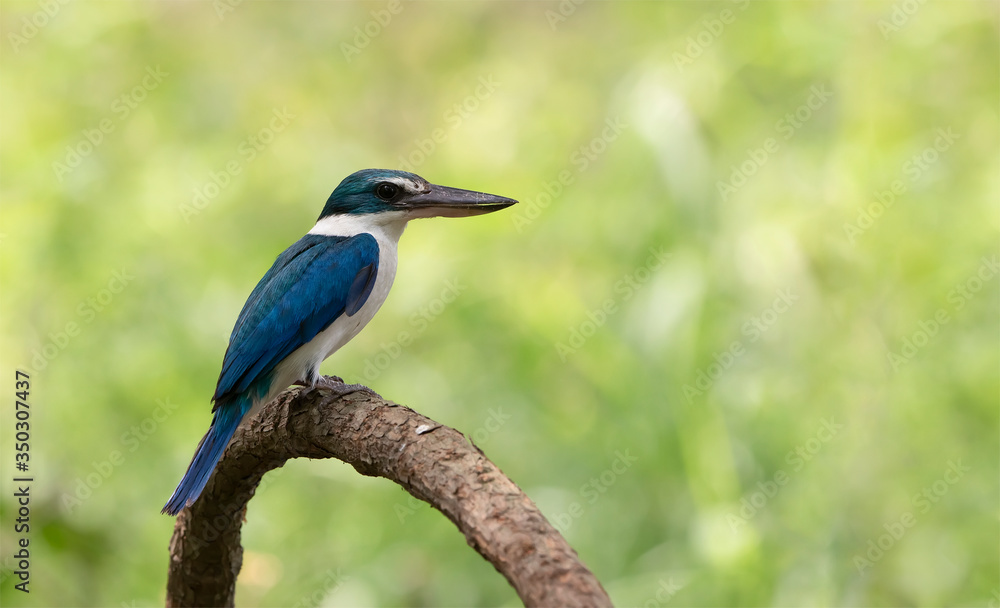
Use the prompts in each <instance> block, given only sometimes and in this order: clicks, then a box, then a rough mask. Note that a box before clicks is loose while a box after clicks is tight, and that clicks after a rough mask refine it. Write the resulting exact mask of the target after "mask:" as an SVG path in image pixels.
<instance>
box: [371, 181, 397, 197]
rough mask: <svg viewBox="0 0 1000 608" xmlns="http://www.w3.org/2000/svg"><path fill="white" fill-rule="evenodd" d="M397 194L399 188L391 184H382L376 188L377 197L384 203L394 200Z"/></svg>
mask: <svg viewBox="0 0 1000 608" xmlns="http://www.w3.org/2000/svg"><path fill="white" fill-rule="evenodd" d="M397 192H399V186H397V185H396V184H390V183H389V182H382V183H381V184H379V185H378V186H377V187H376V188H375V196H377V197H379V198H380V199H382V200H384V201H388V200H392V197H394V196H396V193H397Z"/></svg>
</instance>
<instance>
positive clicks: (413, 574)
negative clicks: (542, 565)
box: [0, 0, 1000, 608]
mask: <svg viewBox="0 0 1000 608" xmlns="http://www.w3.org/2000/svg"><path fill="white" fill-rule="evenodd" d="M0 10H2V28H0V30H2V34H3V40H2V41H0V43H2V49H0V57H2V64H0V65H2V72H0V103H2V106H0V108H2V112H0V133H2V140H0V142H2V143H0V171H2V175H0V187H2V202H3V206H2V212H0V222H2V223H0V232H2V240H0V253H2V255H0V278H2V296H0V297H2V299H0V303H2V312H3V315H2V317H3V318H2V327H3V334H4V343H3V352H2V361H0V377H2V382H0V387H3V395H4V397H3V399H2V403H3V407H2V411H0V413H2V422H3V424H2V429H3V430H2V433H3V436H2V438H0V440H2V450H0V459H2V460H0V471H2V478H3V487H4V490H3V493H2V494H3V495H2V498H0V509H2V511H0V513H2V516H3V525H2V529H0V539H2V541H3V548H2V556H0V563H2V566H3V570H2V571H0V578H2V583H0V601H2V603H3V604H4V605H7V606H13V605H26V606H147V605H148V606H152V605H162V603H163V599H164V586H165V579H166V570H167V542H168V539H169V538H170V534H171V529H172V525H173V520H172V519H171V518H168V517H165V516H162V515H160V514H159V510H160V507H161V506H162V505H163V503H164V501H165V499H166V498H167V497H168V496H169V495H170V492H171V491H172V489H173V488H174V485H175V484H176V482H177V481H178V479H179V478H180V476H181V474H182V473H183V471H184V469H185V467H186V466H187V464H188V461H189V459H190V457H191V455H192V453H193V451H194V448H195V446H196V445H197V442H198V440H199V439H200V437H201V435H202V433H203V432H204V431H205V430H206V429H207V427H208V423H209V421H210V403H209V397H210V396H211V394H212V391H213V389H214V386H215V380H216V378H217V374H218V371H219V366H220V362H221V359H222V355H223V353H224V350H225V347H226V343H227V339H228V336H229V332H230V330H231V329H232V325H233V322H234V320H235V318H236V315H237V314H238V312H239V310H240V307H241V306H242V304H243V301H244V299H245V297H246V296H247V294H249V292H250V290H251V289H252V288H253V286H254V284H255V283H256V281H257V279H258V278H259V277H260V276H261V275H262V274H263V272H264V271H265V270H266V269H267V268H268V266H269V265H270V263H271V262H272V261H273V259H274V258H275V256H276V255H277V254H278V253H279V252H280V251H281V250H282V249H284V248H285V247H287V246H288V245H289V244H291V243H293V242H294V241H295V240H296V239H298V238H299V237H300V236H301V235H302V234H303V233H305V232H306V231H307V230H308V229H309V228H310V227H311V225H312V223H313V221H314V219H315V217H316V216H317V214H318V213H319V211H320V209H321V207H322V204H323V202H324V201H325V199H326V197H327V196H328V195H329V193H330V192H331V191H332V189H333V188H334V187H335V186H336V185H337V184H338V183H339V181H340V180H341V179H342V178H343V177H344V176H346V175H348V174H349V173H351V172H353V171H355V170H357V169H361V168H366V167H387V168H405V169H409V170H412V171H415V172H417V173H419V174H420V175H422V176H424V177H426V178H427V179H429V180H431V181H433V182H436V183H441V184H447V185H452V186H458V187H464V188H472V189H477V190H484V191H487V192H494V193H497V194H502V195H506V196H510V197H514V198H518V199H519V200H520V201H521V204H520V205H518V206H516V207H513V208H511V209H508V210H506V211H504V212H502V213H497V214H493V215H488V216H483V217H479V218H474V219H467V220H434V221H420V222H415V223H414V224H413V225H411V226H410V228H409V230H408V231H407V233H406V234H405V235H404V237H403V239H402V242H401V251H400V269H399V275H398V277H397V279H396V285H395V288H394V290H393V292H392V294H391V295H390V297H389V299H388V301H387V302H386V304H385V306H384V307H383V309H382V312H381V313H380V314H379V315H378V316H377V317H376V320H375V321H374V322H373V323H372V324H371V325H370V327H369V328H368V329H367V330H365V331H364V332H363V333H362V334H361V335H360V336H359V337H358V338H357V339H355V340H354V341H353V342H352V343H351V344H350V345H349V346H347V347H345V348H344V349H343V350H342V351H340V352H339V353H337V354H336V355H334V356H333V357H332V358H331V359H329V360H328V361H327V362H326V363H325V364H324V366H323V370H324V371H325V372H326V373H331V374H332V373H336V374H339V375H342V376H344V377H345V378H346V379H347V380H348V381H355V382H365V383H367V384H369V385H371V386H372V387H373V388H374V389H375V390H377V391H378V392H380V393H381V394H382V395H385V396H386V397H388V398H391V399H393V400H396V401H398V402H400V403H403V404H406V405H408V406H410V407H413V408H415V409H417V410H419V411H420V412H422V413H424V414H426V415H428V416H430V417H432V418H434V419H436V420H439V421H441V422H443V423H445V424H448V425H450V426H453V427H455V428H457V429H459V430H462V431H464V432H466V433H467V434H468V435H470V436H471V437H472V438H473V439H474V440H475V441H476V443H477V444H478V445H479V446H481V447H482V449H483V450H484V451H485V452H486V454H487V455H488V456H489V457H490V458H492V459H493V460H494V461H495V462H496V463H497V464H498V465H499V466H500V467H501V468H502V469H503V470H504V471H505V472H506V473H507V474H508V475H510V476H511V477H512V478H513V479H514V480H515V481H516V482H517V483H518V484H519V485H520V486H521V487H522V488H523V489H524V490H525V491H526V492H527V493H528V494H529V495H530V496H531V497H532V498H533V499H534V500H535V501H536V502H537V503H538V504H539V506H540V507H541V508H542V510H543V511H544V512H545V513H546V514H547V515H548V516H549V517H550V519H551V520H552V521H554V522H555V523H556V524H557V525H559V527H560V529H562V530H564V533H565V535H566V536H567V538H568V539H569V541H570V543H571V544H572V545H573V546H574V547H575V548H576V549H577V551H578V552H579V554H580V556H581V557H582V559H583V560H584V562H585V563H586V564H588V565H589V567H590V568H592V569H593V571H594V572H595V573H596V574H597V576H598V577H599V578H600V579H601V581H602V582H603V583H604V584H605V586H606V587H607V589H608V591H609V592H610V594H611V596H612V598H613V599H614V600H615V602H616V603H617V604H619V605H622V606H645V607H650V608H655V607H657V606H667V605H676V606H736V605H753V606H757V605H775V606H902V605H921V606H943V605H948V606H956V605H971V606H986V605H993V606H996V605H997V604H998V603H1000V573H998V570H1000V560H998V546H1000V543H998V540H1000V534H998V532H1000V530H998V528H1000V525H998V517H1000V507H998V479H1000V473H998V462H1000V450H998V395H1000V386H998V369H1000V360H998V338H1000V335H998V304H1000V297H998V283H1000V281H998V278H997V273H998V258H997V245H998V213H997V201H998V195H1000V172H998V160H1000V155H998V131H1000V123H998V106H1000V104H998V102H1000V96H998V82H1000V79H998V74H1000V71H998V68H1000V61H998V48H1000V36H998V12H1000V11H998V4H997V3H996V2H980V1H969V2H944V1H937V0H928V1H927V2H923V1H922V0H900V1H899V2H896V3H893V2H855V1H850V2H846V1H845V2H809V1H799V2H781V1H757V0H753V1H752V2H719V3H714V2H629V3H610V2H596V1H593V2H584V3H582V4H576V3H573V2H570V1H568V0H567V1H566V2H563V3H562V4H559V3H533V2H530V3H529V2H497V3H478V2H409V1H405V0H404V1H402V2H399V3H397V2H388V1H387V2H373V3H367V4H350V3H335V2H256V1H251V0H247V1H244V2H242V3H240V2H238V1H237V0H219V1H217V2H214V3H213V2H150V3H143V2H86V1H83V0H80V1H74V2H68V3H62V2H61V1H60V0H40V1H38V2H30V1H29V2H18V1H10V0H5V2H4V3H3V5H2V9H0ZM401 332H407V334H408V336H407V337H408V338H409V340H401V336H400V333H401ZM403 342H407V343H406V344H405V345H403ZM17 368H21V369H26V370H29V371H31V373H32V392H31V408H32V410H31V411H32V416H33V417H32V419H31V423H32V430H31V432H32V443H31V446H32V448H31V449H32V451H31V463H30V464H31V473H32V474H33V475H35V477H36V482H35V484H34V486H33V489H32V493H33V498H32V503H31V507H32V511H31V533H30V539H31V545H30V547H31V550H32V552H31V558H32V561H31V573H32V578H31V586H30V589H31V593H30V595H24V594H23V593H21V592H19V591H16V590H14V589H13V585H14V583H15V582H17V580H16V576H15V575H13V574H12V569H16V563H15V562H14V560H13V559H12V555H13V553H14V551H15V543H16V542H17V539H18V538H19V535H16V534H15V533H14V529H13V519H14V515H15V511H16V503H15V502H14V498H13V491H14V488H13V487H12V485H11V482H10V479H11V477H12V476H13V475H14V474H15V471H14V468H13V465H14V462H15V461H14V447H13V433H14V430H13V421H14V403H13V402H14V397H13V393H14V384H13V381H14V372H15V369H17ZM266 479H267V480H268V483H267V486H266V489H263V490H262V491H261V492H260V494H259V495H258V496H257V497H256V498H255V499H254V500H253V501H252V503H251V504H250V508H249V511H248V514H247V523H246V526H245V528H244V536H243V540H244V544H245V547H246V554H245V559H244V566H243V571H242V573H241V575H240V581H239V584H238V589H237V603H238V604H239V605H241V606H318V605H323V606H501V605H503V606H514V605H518V604H519V602H518V600H517V597H516V595H515V594H514V592H513V591H512V590H511V589H510V587H509V586H508V585H507V583H506V582H505V581H504V580H503V579H502V577H500V576H499V575H498V574H497V573H496V572H495V571H494V570H493V569H492V567H491V566H489V565H488V564H486V563H485V562H484V561H483V560H482V559H480V558H479V557H478V556H477V555H476V554H475V553H474V552H473V551H472V549H470V548H469V547H468V546H466V544H465V542H464V540H463V538H462V537H461V535H460V534H459V533H458V532H457V531H456V530H455V529H454V527H453V526H452V525H451V524H450V523H449V522H448V521H447V520H446V519H445V518H444V517H443V516H442V515H440V514H439V513H438V512H436V511H434V510H432V509H430V508H429V507H428V506H426V505H423V504H422V503H415V502H414V501H413V500H411V499H409V496H408V495H407V494H405V493H404V492H403V491H402V490H401V489H400V488H398V487H396V486H395V485H394V484H392V483H390V482H388V481H386V480H381V479H369V478H363V477H361V476H360V475H358V474H357V473H356V472H355V471H354V470H353V469H351V468H350V467H349V466H347V465H344V464H342V463H339V462H335V461H316V462H309V461H293V462H290V463H288V465H287V466H285V467H284V469H282V470H280V471H279V472H277V473H272V474H270V475H269V477H267V478H266ZM991 602H992V603H991Z"/></svg>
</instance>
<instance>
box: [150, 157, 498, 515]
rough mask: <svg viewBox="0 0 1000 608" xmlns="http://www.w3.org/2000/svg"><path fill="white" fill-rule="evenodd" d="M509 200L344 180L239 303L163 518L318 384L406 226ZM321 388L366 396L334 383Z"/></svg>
mask: <svg viewBox="0 0 1000 608" xmlns="http://www.w3.org/2000/svg"><path fill="white" fill-rule="evenodd" d="M516 202H517V201H515V200H513V199H509V198H504V197H500V196H494V195H491V194H484V193H482V192H473V191H470V190H460V189H458V188H448V187H445V186H436V185H434V184H430V183H428V182H427V181H426V180H424V179H423V178H421V177H419V176H417V175H414V174H412V173H407V172H405V171H389V170H385V169H365V170H363V171H358V172H356V173H354V174H352V175H350V176H348V177H347V178H345V179H344V180H343V181H342V182H341V183H340V185H339V186H337V188H336V189H335V190H334V191H333V194H331V195H330V198H329V199H328V200H327V202H326V205H325V206H324V207H323V211H322V213H320V218H319V221H318V222H317V223H316V226H314V227H313V230H312V231H310V233H309V234H307V235H306V236H304V237H302V238H301V239H299V241H298V242H296V243H295V244H294V245H292V246H291V247H289V248H288V249H286V250H285V251H284V252H282V253H281V255H279V256H278V258H277V259H276V260H275V262H274V264H273V265H272V266H271V268H270V269H269V270H268V271H267V273H265V274H264V277H263V278H262V279H261V280H260V282H259V283H258V284H257V286H256V287H255V288H254V290H253V292H252V293H251V294H250V297H249V298H247V301H246V304H244V305H243V310H242V311H241V312H240V315H239V318H237V320H236V325H235V326H234V327H233V333H232V335H231V336H230V338H229V347H228V348H227V349H226V356H225V358H224V359H223V362H222V371H221V373H220V374H219V381H218V383H217V384H216V387H215V394H214V395H213V397H212V401H213V402H214V405H213V407H212V411H213V412H214V415H213V417H212V425H211V426H210V427H209V429H208V433H206V434H205V436H204V438H202V440H201V443H200V444H198V449H197V451H196V452H195V455H194V458H193V459H192V461H191V464H190V465H189V466H188V470H187V472H186V473H185V474H184V477H183V478H182V479H181V481H180V483H179V484H178V485H177V489H176V490H174V493H173V495H172V496H171V497H170V500H168V501H167V504H166V506H164V507H163V512H164V513H169V514H171V515H176V514H177V513H179V512H180V511H181V509H183V508H184V507H185V506H187V505H190V504H192V503H193V502H194V501H195V500H197V498H198V496H199V495H200V494H201V492H202V490H203V489H204V488H205V484H207V483H208V480H209V479H210V478H211V476H212V471H214V470H215V466H216V464H218V462H219V459H220V458H221V457H222V454H223V452H225V449H226V446H228V445H229V442H230V440H231V439H232V437H233V434H234V433H235V432H236V429H237V428H239V426H240V423H241V422H242V421H243V419H244V418H245V417H246V416H247V415H248V414H249V413H251V412H252V411H255V407H257V406H259V405H262V404H263V402H264V401H265V400H266V399H270V398H272V397H273V396H275V395H276V394H277V392H278V391H280V390H281V389H283V388H285V386H287V385H288V384H289V383H291V382H295V381H296V380H299V381H308V382H312V383H313V384H314V385H315V384H316V383H317V382H319V381H322V380H323V379H322V377H321V376H319V365H320V363H321V362H322V361H323V359H325V358H326V357H328V356H330V354H331V353H333V352H334V351H335V350H336V349H337V348H339V347H341V346H343V345H344V344H345V343H346V342H347V341H348V340H350V339H351V338H352V337H354V335H356V334H357V332H358V331H360V330H361V328H362V327H363V326H364V325H365V324H366V323H367V322H368V321H369V320H371V318H372V316H373V315H374V314H375V312H376V311H377V310H378V308H379V306H381V305H382V302H383V301H384V300H385V297H386V295H387V293H388V291H389V287H390V286H391V285H392V280H393V277H394V275H395V271H396V242H397V241H398V240H399V237H400V235H401V234H402V233H403V228H404V227H405V226H406V223H407V222H408V221H410V220H412V219H416V218H422V217H439V216H444V217H464V216H469V215H480V214H483V213H490V212H493V211H498V210H500V209H504V208H506V207H509V206H510V205H513V204H514V203H516ZM373 294H374V295H373ZM355 315H357V316H355ZM327 329H329V331H326V330H327ZM325 386H327V388H329V389H330V390H334V391H347V392H350V391H353V390H362V389H364V390H370V389H365V387H361V386H360V385H342V384H339V385H338V384H337V383H335V382H333V381H328V382H327V384H325ZM341 394H343V393H341Z"/></svg>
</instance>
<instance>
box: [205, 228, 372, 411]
mask: <svg viewBox="0 0 1000 608" xmlns="http://www.w3.org/2000/svg"><path fill="white" fill-rule="evenodd" d="M377 270H378V243H376V242H375V239H374V238H373V237H372V236H371V235H370V234H359V235H356V236H352V237H341V236H323V235H318V234H307V235H306V236H304V237H302V238H301V239H299V241H298V242H297V243H295V244H294V245H292V246H291V247H289V248H288V249H286V250H285V251H284V253H282V254H281V255H280V256H278V259H277V260H275V262H274V265H273V266H271V269H270V270H268V271H267V273H266V274H265V275H264V278H262V279H261V280H260V283H258V284H257V287H256V289H254V290H253V293H251V294H250V298H249V299H248V300H247V303H246V304H244V306H243V311H242V312H240V316H239V318H238V319H237V320H236V327H234V328H233V333H232V336H231V337H230V338H229V349H228V350H227V351H226V357H225V359H224V360H223V363H222V373H221V374H220V375H219V383H218V385H217V386H216V388H215V396H213V397H212V399H213V400H214V401H215V406H216V407H219V405H220V403H222V402H224V401H225V400H226V398H227V397H228V396H229V395H231V394H232V393H234V392H235V393H241V392H243V391H245V390H247V388H248V387H249V386H250V383H251V382H253V380H254V379H255V378H257V376H258V375H260V374H261V373H263V372H266V371H268V370H271V369H273V368H274V366H276V365H277V364H278V363H280V362H281V360H282V359H284V358H285V357H287V356H288V355H290V354H292V352H293V351H294V350H295V349H296V348H298V347H300V346H302V345H303V344H305V343H306V342H308V341H309V340H312V339H313V338H314V337H315V336H316V334H318V333H319V332H320V331H322V330H323V329H325V328H326V327H327V326H328V325H330V323H333V321H334V320H336V319H337V317H339V316H340V315H342V314H344V313H345V311H347V310H348V308H350V310H353V311H357V309H359V308H361V306H362V305H364V301H365V299H367V297H368V294H369V293H371V286H370V285H369V286H368V288H367V290H364V289H361V290H360V291H357V290H352V287H353V285H354V283H355V282H357V281H361V282H362V284H363V285H367V284H369V283H373V282H374V280H375V275H376V272H377ZM352 296H353V297H352ZM348 314H353V313H350V312H348Z"/></svg>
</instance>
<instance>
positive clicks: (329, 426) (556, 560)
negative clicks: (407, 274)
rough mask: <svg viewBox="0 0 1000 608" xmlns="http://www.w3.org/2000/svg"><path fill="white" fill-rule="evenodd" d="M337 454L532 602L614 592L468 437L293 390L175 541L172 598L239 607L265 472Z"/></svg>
mask: <svg viewBox="0 0 1000 608" xmlns="http://www.w3.org/2000/svg"><path fill="white" fill-rule="evenodd" d="M301 457H305V458H338V459H340V460H343V461H344V462H346V463H348V464H350V465H352V466H353V467H354V468H355V469H357V471H358V472H359V473H361V474H362V475H368V476H372V477H385V478H386V479H389V480H392V481H394V482H396V483H398V484H399V485H401V486H403V488H405V489H406V491H407V492H409V493H410V494H412V495H413V496H415V497H417V498H419V499H421V500H424V501H426V502H428V503H430V504H431V506H433V507H434V508H435V509H437V510H439V511H441V512H442V513H444V515H445V516H446V517H447V518H448V519H450V520H451V521H452V522H453V523H454V524H455V525H456V526H458V529H459V530H460V531H461V532H462V534H464V535H465V538H466V540H467V541H468V543H469V545H470V546H472V547H473V548H474V549H475V550H476V551H478V552H479V553H480V554H481V555H482V556H483V557H484V558H486V560H487V561H489V562H490V563H491V564H493V566H494V567H495V568H496V569H497V570H498V571H499V572H500V573H501V574H503V575H504V577H506V578H507V580H508V581H509V582H510V584H511V585H512V586H513V587H514V589H515V590H516V591H517V594H518V595H519V596H520V598H521V601H523V602H524V604H525V605H526V606H610V605H611V600H610V598H609V597H608V595H607V593H606V592H605V591H604V589H603V588H602V587H601V584H600V583H599V582H598V581H597V579H596V578H595V577H594V575H593V574H592V573H591V572H590V571H589V570H588V569H587V567H586V566H584V565H583V564H582V563H581V562H580V560H579V558H578V557H577V555H576V552H575V551H573V549H572V548H570V546H569V545H568V544H567V543H566V540H565V539H564V538H563V537H562V536H561V535H560V534H559V532H557V531H556V529H555V528H553V527H552V525H551V524H549V522H548V521H547V520H546V519H545V517H544V516H543V515H542V513H541V512H540V511H539V510H538V507H536V506H535V504H534V503H533V502H532V501H531V499H529V498H528V497H527V496H526V495H525V494H524V493H523V492H522V491H521V490H520V489H519V488H518V487H517V486H516V485H515V484H514V482H512V481H511V480H510V479H508V478H507V477H506V476H505V475H504V474H503V473H502V472H501V471H500V469H498V468H497V467H496V465H494V464H493V463H492V462H490V461H489V460H488V459H487V458H486V456H485V455H483V453H482V452H481V451H480V450H479V448H477V447H476V446H474V445H472V444H471V443H470V442H469V441H468V440H467V439H466V438H465V437H464V436H463V435H462V434H461V433H459V432H458V431H456V430H454V429H451V428H449V427H446V426H443V425H440V424H438V423H436V422H434V421H433V420H431V419H429V418H426V417H424V416H421V415H420V414H418V413H417V412H414V411H413V410H411V409H409V408H406V407H403V406H400V405H397V404H394V403H391V402H386V401H383V400H381V399H379V398H377V397H375V396H374V395H371V394H368V393H363V392H358V393H350V394H348V395H345V396H344V397H337V396H336V395H334V394H332V393H331V392H329V391H326V390H323V389H311V390H305V389H292V390H288V391H285V392H284V393H282V394H281V395H280V396H279V397H278V398H277V399H275V400H274V401H272V402H271V403H269V404H267V405H266V406H265V407H264V408H263V409H262V410H261V411H260V413H259V414H257V416H256V417H255V418H254V419H253V420H251V421H250V423H249V424H246V425H244V426H242V427H241V428H240V429H239V430H238V431H237V432H236V436H235V437H234V438H233V441H232V443H231V444H230V445H229V447H228V448H227V449H226V452H225V454H224V455H223V457H222V460H221V461H220V462H219V464H218V466H217V467H216V470H215V473H214V475H213V476H212V479H211V480H210V481H209V482H208V485H207V486H206V487H205V490H204V492H203V493H202V495H201V498H199V499H198V500H197V501H196V502H195V504H194V505H192V506H191V507H188V508H185V509H184V510H183V511H181V513H180V515H179V516H178V517H177V522H176V524H175V525H174V535H173V538H171V540H170V571H169V575H168V578H167V606H168V607H180V606H233V602H234V595H235V589H236V576H237V574H239V571H240V566H241V565H242V562H243V547H242V546H241V544H240V527H241V525H242V523H243V518H244V515H245V512H246V505H247V501H249V500H250V498H252V497H253V495H254V492H255V491H256V488H257V484H258V483H259V482H260V480H261V477H262V476H263V475H264V473H266V472H267V471H270V470H271V469H276V468H278V467H281V466H282V465H283V464H284V463H285V461H286V460H288V459H289V458H301Z"/></svg>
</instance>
